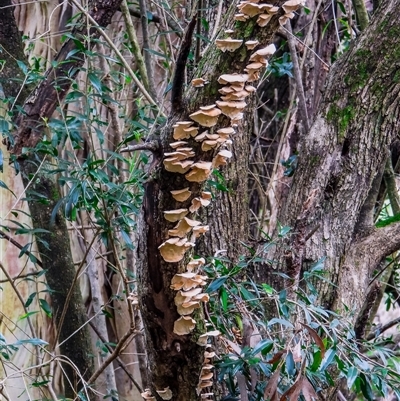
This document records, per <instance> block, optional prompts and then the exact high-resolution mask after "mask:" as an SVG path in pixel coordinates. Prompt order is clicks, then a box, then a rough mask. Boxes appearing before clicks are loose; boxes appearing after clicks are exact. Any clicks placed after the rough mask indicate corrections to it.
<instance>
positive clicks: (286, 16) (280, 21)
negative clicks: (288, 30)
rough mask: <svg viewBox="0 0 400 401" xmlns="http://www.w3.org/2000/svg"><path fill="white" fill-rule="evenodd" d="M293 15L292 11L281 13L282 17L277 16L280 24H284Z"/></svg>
mask: <svg viewBox="0 0 400 401" xmlns="http://www.w3.org/2000/svg"><path fill="white" fill-rule="evenodd" d="M293 17H294V13H288V14H285V15H282V17H279V23H280V24H281V26H284V25H285V24H286V22H287V21H288V20H290V19H292V18H293Z"/></svg>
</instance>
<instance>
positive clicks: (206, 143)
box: [201, 139, 218, 152]
mask: <svg viewBox="0 0 400 401" xmlns="http://www.w3.org/2000/svg"><path fill="white" fill-rule="evenodd" d="M217 145H218V142H217V141H213V140H209V139H208V140H206V141H204V142H203V143H202V144H201V150H202V151H203V152H208V151H209V150H211V149H213V148H215V147H216V146H217Z"/></svg>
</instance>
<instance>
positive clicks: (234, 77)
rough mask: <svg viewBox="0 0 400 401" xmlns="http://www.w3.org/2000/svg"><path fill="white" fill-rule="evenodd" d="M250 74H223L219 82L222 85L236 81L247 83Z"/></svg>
mask: <svg viewBox="0 0 400 401" xmlns="http://www.w3.org/2000/svg"><path fill="white" fill-rule="evenodd" d="M248 78H249V76H248V75H247V74H237V73H234V74H222V75H221V76H220V77H219V78H218V83H220V84H221V85H226V84H235V83H243V84H244V83H245V82H246V81H247V80H248Z"/></svg>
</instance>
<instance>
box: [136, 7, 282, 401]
mask: <svg viewBox="0 0 400 401" xmlns="http://www.w3.org/2000/svg"><path fill="white" fill-rule="evenodd" d="M236 5H237V2H235V4H232V5H231V7H230V9H229V11H228V12H227V15H226V16H225V19H224V21H225V22H224V25H223V26H222V27H221V29H222V30H223V29H228V28H232V27H233V22H234V21H233V14H234V13H235V12H236ZM278 26H279V23H278V16H274V18H273V19H272V21H271V22H270V23H269V24H268V25H267V27H265V28H260V27H259V26H258V25H256V24H255V23H254V21H251V20H250V21H249V22H246V23H239V24H237V26H236V32H235V37H237V38H241V39H243V40H244V41H246V40H250V39H258V40H259V42H260V48H261V47H263V46H265V45H267V44H269V43H270V41H271V40H272V37H273V35H274V33H275V31H276V30H277V28H278ZM221 32H222V31H221ZM186 43H187V42H186ZM184 49H185V45H183V50H184ZM183 50H182V51H181V55H182V54H183ZM186 50H187V49H186ZM251 54H252V51H250V50H246V47H245V46H242V47H241V48H240V49H239V50H237V51H236V52H234V53H229V52H226V53H222V52H221V51H220V50H218V49H216V48H215V46H210V47H209V49H208V51H207V52H206V54H205V55H204V56H203V58H202V60H201V61H200V63H199V66H198V68H197V70H196V72H195V74H194V77H193V78H200V77H202V78H204V79H206V80H207V81H209V84H207V85H206V86H205V87H203V88H200V89H197V88H190V89H188V91H187V92H186V94H185V100H182V99H181V98H180V96H179V92H180V87H181V85H182V83H183V82H182V81H183V76H184V75H183V72H184V70H183V69H182V66H183V67H184V65H185V60H183V61H182V60H180V59H179V57H178V61H177V67H176V70H175V79H174V85H173V89H172V104H173V106H174V113H173V116H172V117H171V118H170V119H169V121H168V122H167V124H166V126H165V127H163V129H162V130H161V132H160V137H159V138H160V150H161V152H160V153H159V154H155V156H154V157H155V158H156V159H157V160H158V163H159V164H158V167H157V169H156V171H155V172H153V173H152V175H151V178H150V179H149V181H148V182H147V184H146V187H145V198H144V208H143V221H142V224H141V235H140V236H139V237H140V240H139V258H140V266H139V268H138V281H139V287H138V288H139V300H140V309H141V311H142V316H143V320H144V327H145V334H146V343H147V351H148V358H149V380H148V383H149V387H150V389H151V394H152V396H154V397H156V399H157V400H161V397H159V395H158V393H157V391H162V390H164V388H166V387H169V389H170V390H171V391H172V397H173V398H172V399H173V400H175V401H189V400H197V399H198V394H197V392H196V390H197V385H198V383H199V375H200V371H201V367H202V364H203V361H204V356H203V354H204V347H201V346H199V345H198V344H197V340H198V338H199V336H200V335H201V334H203V333H204V332H205V331H206V329H205V326H204V322H203V318H202V314H201V313H200V312H196V311H195V312H194V314H193V315H192V317H194V318H195V320H196V325H197V326H196V328H195V329H194V330H193V332H192V333H190V334H188V335H177V334H175V333H174V322H176V321H177V320H178V319H179V318H180V315H179V314H178V312H177V308H176V306H175V301H174V299H175V296H176V294H177V292H176V291H175V290H173V289H171V288H170V286H171V281H172V278H173V277H174V276H175V275H176V274H178V273H184V272H185V271H186V266H187V263H188V261H189V258H188V257H187V256H186V257H184V258H183V259H182V260H181V261H178V262H176V263H169V262H166V261H165V260H163V258H162V257H161V254H160V251H159V249H158V248H159V247H160V245H161V244H163V243H164V241H166V240H167V239H168V230H170V229H172V228H173V227H174V226H175V224H176V223H175V224H171V223H169V222H168V221H167V220H166V219H165V217H164V212H165V211H170V210H176V209H180V208H184V209H188V208H189V206H190V205H191V200H192V199H193V198H195V197H200V193H201V191H202V189H203V185H202V183H200V184H199V183H193V182H189V181H188V180H186V178H185V176H184V175H183V174H176V173H171V172H169V171H167V170H166V169H165V167H164V164H162V163H161V158H162V157H163V154H165V153H168V152H171V151H172V149H171V147H170V146H169V144H170V143H171V142H174V139H173V138H172V134H173V132H172V131H173V125H174V124H175V123H177V122H178V121H190V119H189V117H188V116H189V114H191V113H193V112H195V111H196V110H197V109H198V108H199V106H207V105H211V104H214V103H215V102H216V101H217V100H218V99H219V94H218V90H219V89H220V88H221V87H222V85H220V84H218V82H217V80H218V77H219V76H220V75H221V74H224V73H235V72H236V73H244V69H245V67H246V65H247V64H249V57H250V55H251ZM247 102H248V103H250V104H252V101H247ZM250 107H251V106H250ZM221 116H222V115H221ZM246 117H247V118H248V115H246ZM228 124H229V119H228V118H226V117H223V118H222V117H220V118H219V122H218V126H217V128H213V129H209V130H210V132H214V129H219V128H222V127H226V126H228ZM251 124H252V122H251V119H249V118H248V119H246V120H245V121H244V122H239V125H238V127H237V133H236V134H235V136H234V137H233V151H234V152H235V157H234V162H233V163H232V165H231V166H229V167H228V174H227V177H228V179H229V182H228V184H227V185H228V188H230V189H231V190H232V192H231V193H230V194H229V197H228V196H227V195H225V194H224V195H223V196H222V197H221V198H220V200H219V201H218V205H219V209H218V210H217V208H215V209H213V210H214V212H213V213H208V218H209V220H208V222H207V223H206V222H203V224H209V225H210V231H211V232H212V233H211V237H210V238H211V239H215V241H216V243H215V244H214V243H213V244H212V247H213V248H214V250H218V249H221V248H222V249H227V250H228V257H229V256H232V258H233V259H235V258H237V256H238V255H239V253H240V250H241V245H240V244H239V243H238V241H236V240H235V239H237V238H240V236H246V235H247V230H248V223H247V220H248V219H247V196H246V189H247V184H246V182H245V181H246V180H244V179H243V175H247V163H248V149H249V133H250V130H251ZM205 130H206V128H202V127H200V131H199V133H201V132H204V131H205ZM189 142H190V146H193V150H194V151H195V154H196V156H195V160H196V161H200V160H201V161H211V159H212V156H213V154H212V153H213V152H204V151H202V150H201V149H200V144H199V143H197V142H195V141H193V140H190V141H189ZM185 187H189V189H190V191H191V193H192V194H191V197H190V198H189V199H188V200H186V201H184V202H178V201H176V200H174V198H173V197H172V196H171V193H170V191H173V190H178V189H183V188H185ZM234 191H237V192H234ZM219 202H221V203H219ZM194 215H195V213H189V214H188V215H187V216H189V217H190V218H191V219H192V218H194V217H193V216H194ZM213 230H215V231H214V232H213ZM185 237H186V236H185ZM202 256H203V255H202Z"/></svg>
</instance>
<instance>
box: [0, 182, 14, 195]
mask: <svg viewBox="0 0 400 401" xmlns="http://www.w3.org/2000/svg"><path fill="white" fill-rule="evenodd" d="M0 187H1V188H4V189H7V191H10V192H11V193H12V194H13V195H14V196H15V194H14V192H13V191H11V189H10V188H8V186H7V184H6V183H5V182H4V181H1V180H0ZM15 197H16V196H15Z"/></svg>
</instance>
